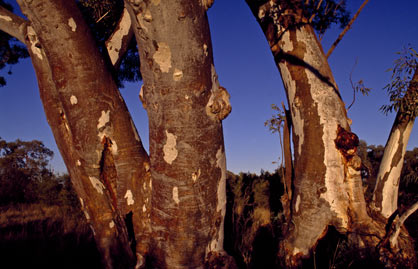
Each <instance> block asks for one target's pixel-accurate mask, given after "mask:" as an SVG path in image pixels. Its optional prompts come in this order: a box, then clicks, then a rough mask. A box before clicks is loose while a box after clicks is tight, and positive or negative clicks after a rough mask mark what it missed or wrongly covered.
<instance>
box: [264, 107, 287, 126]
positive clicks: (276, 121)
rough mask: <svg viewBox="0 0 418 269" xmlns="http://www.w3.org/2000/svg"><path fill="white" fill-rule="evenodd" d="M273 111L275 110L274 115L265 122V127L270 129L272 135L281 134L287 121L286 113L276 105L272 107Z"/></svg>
mask: <svg viewBox="0 0 418 269" xmlns="http://www.w3.org/2000/svg"><path fill="white" fill-rule="evenodd" d="M271 109H273V111H274V114H273V115H272V116H271V118H270V119H268V120H266V121H265V122H264V126H266V127H268V128H269V131H270V132H272V133H280V130H281V128H282V127H283V125H284V122H285V120H286V115H285V112H284V111H283V110H282V109H281V108H280V107H278V106H277V105H275V104H272V105H271Z"/></svg>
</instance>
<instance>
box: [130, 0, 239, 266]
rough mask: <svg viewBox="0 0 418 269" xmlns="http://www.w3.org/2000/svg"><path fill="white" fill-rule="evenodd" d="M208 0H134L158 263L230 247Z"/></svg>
mask: <svg viewBox="0 0 418 269" xmlns="http://www.w3.org/2000/svg"><path fill="white" fill-rule="evenodd" d="M206 2H207V1H185V0H184V1H157V0H153V1H127V2H126V3H129V5H130V7H129V11H130V13H131V20H132V22H133V23H134V33H135V36H136V39H137V44H138V47H139V54H140V58H141V59H140V60H141V63H142V64H141V74H142V77H143V80H144V85H143V87H142V89H141V94H140V97H141V100H142V102H143V105H144V107H145V108H146V110H147V113H148V118H149V130H150V131H149V135H150V138H149V139H150V157H151V175H152V188H153V195H152V212H151V222H152V231H153V236H152V237H153V247H152V251H153V252H152V260H154V261H155V262H154V263H153V264H152V266H153V267H157V268H198V267H202V266H203V265H204V263H205V262H206V264H207V266H208V267H209V268H212V265H213V264H214V263H219V262H221V263H223V262H228V261H225V260H224V259H225V258H227V257H226V256H225V253H224V251H223V237H224V235H223V233H224V229H223V226H224V216H225V203H226V190H225V183H226V182H225V180H226V162H225V149H224V142H223V135H222V123H221V120H222V119H224V118H225V117H226V116H227V115H228V114H229V112H230V110H231V107H230V104H229V95H228V93H227V92H226V90H225V89H224V88H222V87H221V86H220V85H219V82H218V79H217V75H216V72H215V68H214V66H213V57H212V45H211V40H210V32H209V26H208V22H207V17H206V12H205V11H206V10H205V6H202V4H204V3H206Z"/></svg>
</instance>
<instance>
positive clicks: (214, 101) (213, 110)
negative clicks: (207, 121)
mask: <svg viewBox="0 0 418 269" xmlns="http://www.w3.org/2000/svg"><path fill="white" fill-rule="evenodd" d="M229 97H230V96H229V93H228V92H227V91H226V89H225V88H224V87H222V86H219V87H218V89H216V90H215V91H212V94H211V96H210V98H209V102H208V104H207V105H206V113H207V114H208V115H210V116H214V117H216V118H217V119H218V120H223V119H225V118H226V117H227V116H228V115H229V113H231V110H232V107H231V103H230V102H229Z"/></svg>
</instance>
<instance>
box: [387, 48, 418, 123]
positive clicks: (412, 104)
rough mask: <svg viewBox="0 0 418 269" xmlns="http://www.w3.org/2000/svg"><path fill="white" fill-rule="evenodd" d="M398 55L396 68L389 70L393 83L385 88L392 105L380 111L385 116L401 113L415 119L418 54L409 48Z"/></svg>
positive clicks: (417, 111)
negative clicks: (415, 76)
mask: <svg viewBox="0 0 418 269" xmlns="http://www.w3.org/2000/svg"><path fill="white" fill-rule="evenodd" d="M397 54H398V55H399V58H398V59H396V60H395V62H394V67H393V68H390V69H388V71H391V72H392V77H391V81H390V83H388V84H387V85H386V86H385V87H384V89H385V90H386V91H387V93H388V95H389V100H390V104H388V105H383V106H382V107H381V108H380V110H381V111H383V113H385V114H388V113H390V112H392V111H395V112H398V111H399V112H400V113H403V114H405V115H409V116H411V117H412V118H415V117H416V116H417V115H418V80H417V79H416V78H415V79H414V74H415V73H416V70H417V68H418V65H417V63H418V61H417V60H418V53H417V52H416V51H415V50H414V49H413V48H412V47H407V48H404V49H403V50H402V51H400V52H397Z"/></svg>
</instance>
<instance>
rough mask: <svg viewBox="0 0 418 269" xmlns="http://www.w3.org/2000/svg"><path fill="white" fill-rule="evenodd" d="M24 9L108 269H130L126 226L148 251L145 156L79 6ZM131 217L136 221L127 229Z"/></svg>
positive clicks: (53, 114) (60, 141)
mask: <svg viewBox="0 0 418 269" xmlns="http://www.w3.org/2000/svg"><path fill="white" fill-rule="evenodd" d="M19 4H20V6H21V8H22V11H23V12H24V13H25V15H26V16H27V17H28V19H29V20H30V22H31V24H30V25H29V26H28V27H27V28H26V29H27V31H26V35H25V36H26V44H27V46H28V49H29V52H30V54H31V58H32V62H33V65H34V67H35V71H36V74H37V78H38V84H39V89H40V94H41V98H42V102H43V105H44V109H45V113H46V116H47V119H48V123H49V124H50V126H51V129H52V131H53V134H54V137H55V139H56V142H57V145H58V148H59V149H60V152H61V155H62V156H63V159H64V162H65V164H66V166H67V169H68V171H69V173H70V176H71V180H72V182H73V184H74V187H75V189H76V191H77V194H78V195H79V197H80V202H81V205H82V208H83V210H84V212H85V215H86V218H87V220H88V221H89V222H90V223H91V225H92V226H91V227H92V230H93V232H94V235H95V238H96V242H97V245H98V247H99V250H100V251H101V253H102V255H103V261H104V265H105V267H106V268H114V267H116V268H128V267H131V266H133V262H134V261H135V256H134V253H133V252H132V250H131V247H130V242H129V240H133V238H131V239H129V238H128V231H127V227H126V225H127V224H128V225H132V226H133V228H134V230H135V233H136V234H135V236H136V241H137V246H136V251H137V252H138V253H139V254H140V257H142V256H144V255H145V252H146V250H147V248H148V246H147V238H148V234H149V232H150V221H149V220H150V214H149V211H148V212H147V211H146V210H143V208H146V209H149V208H150V202H151V199H150V188H149V186H150V175H149V172H148V170H149V159H148V156H147V154H146V152H145V150H144V148H143V146H142V143H141V141H140V139H139V136H138V134H137V131H136V129H135V127H134V125H133V122H132V120H131V117H130V115H129V112H128V110H127V108H126V105H125V103H124V101H123V99H122V97H121V96H120V94H119V92H118V89H117V87H116V84H115V83H114V81H113V79H112V76H111V74H110V73H109V72H108V71H107V67H106V66H105V64H104V61H103V59H102V56H101V55H100V53H99V51H98V49H97V48H96V47H95V41H94V40H93V38H92V37H91V34H90V30H89V29H88V27H87V26H86V24H85V23H84V21H83V18H82V17H81V14H80V12H79V10H78V8H77V6H76V4H75V2H73V1H64V0H62V1H42V2H37V1H34V2H32V1H19ZM143 186H144V187H143ZM128 213H133V215H132V221H131V220H129V221H128V222H126V223H125V220H124V218H125V217H126V215H127V214H128ZM131 222H132V223H131ZM130 228H131V227H130Z"/></svg>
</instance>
